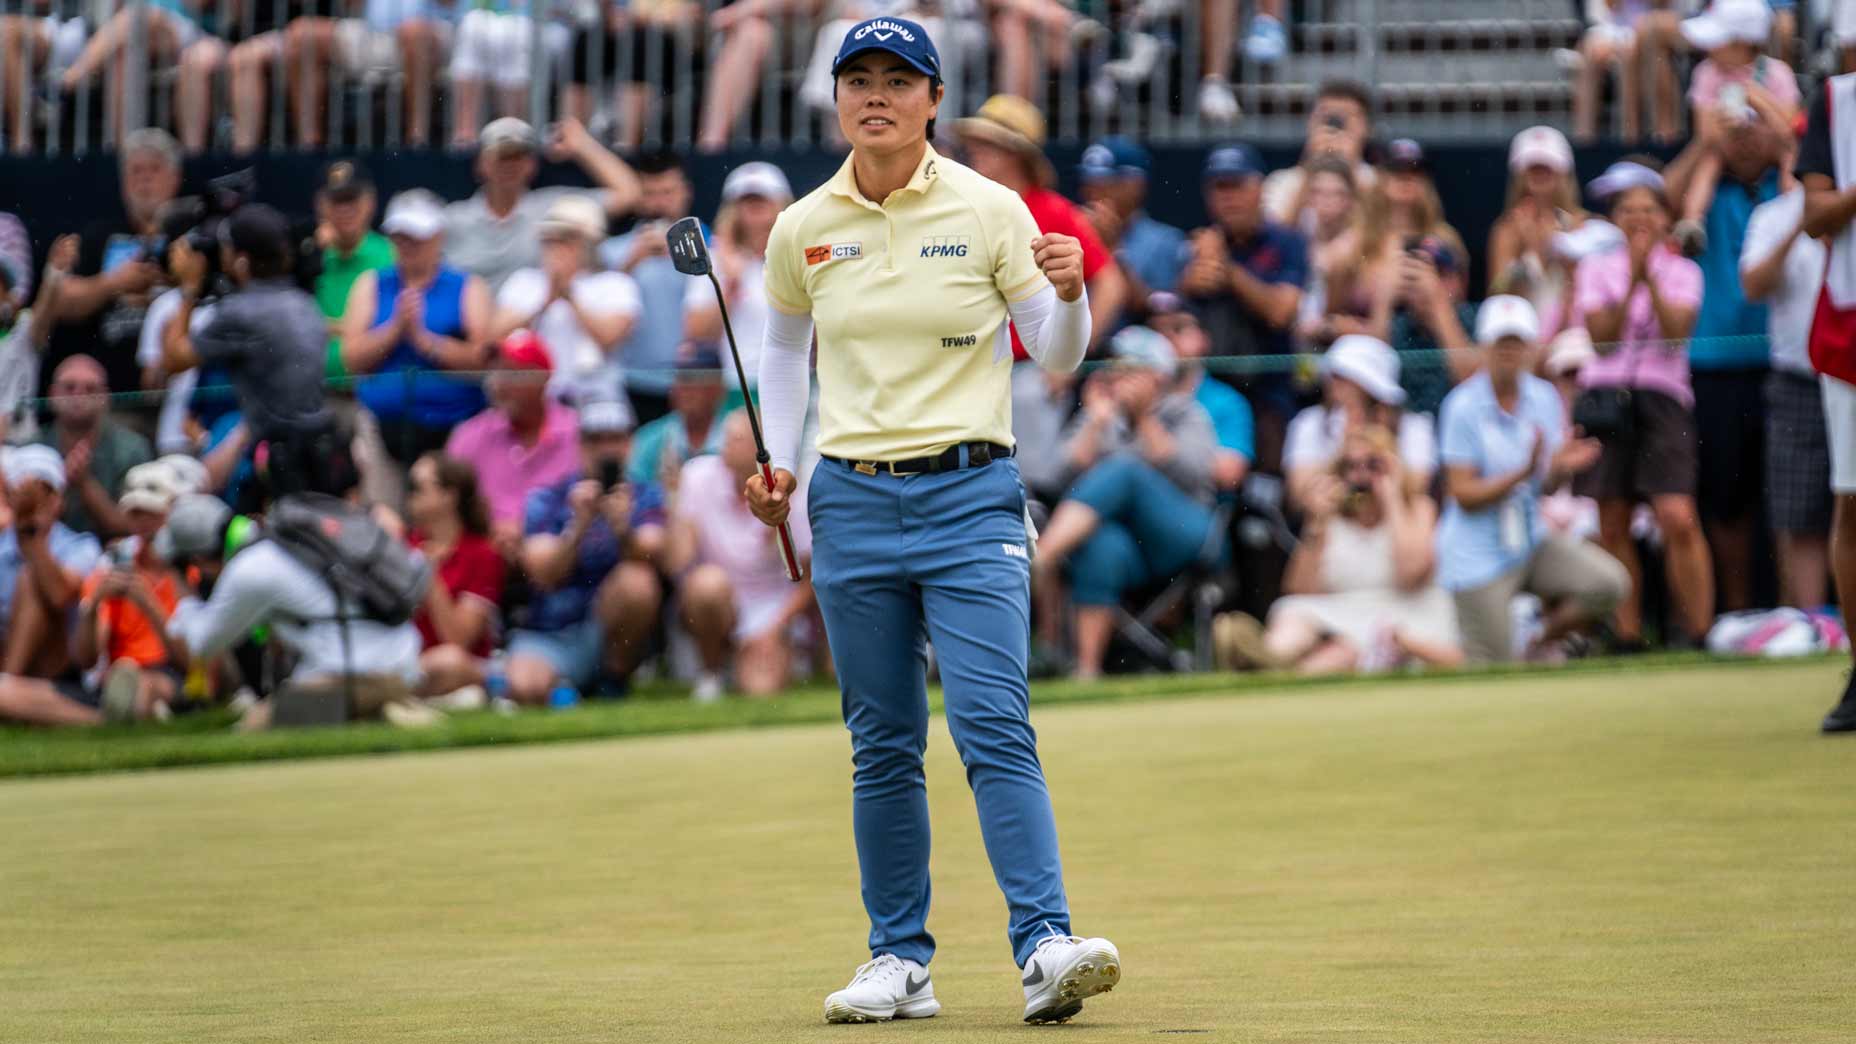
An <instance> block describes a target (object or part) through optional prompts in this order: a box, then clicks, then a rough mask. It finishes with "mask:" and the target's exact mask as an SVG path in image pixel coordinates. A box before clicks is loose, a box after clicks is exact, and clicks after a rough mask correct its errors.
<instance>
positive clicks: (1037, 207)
mask: <svg viewBox="0 0 1856 1044" xmlns="http://www.w3.org/2000/svg"><path fill="white" fill-rule="evenodd" d="M1044 131H1045V127H1044V114H1043V113H1041V112H1039V111H1038V110H1037V108H1036V107H1035V106H1033V105H1032V104H1031V103H1030V102H1028V101H1026V100H1024V98H1022V97H1014V96H1012V95H1009V94H995V95H993V96H992V97H990V98H988V99H986V104H984V105H982V106H980V110H979V112H977V113H975V114H974V115H973V116H971V117H968V118H966V119H962V120H957V121H955V123H954V134H955V135H956V137H957V138H958V139H959V141H960V150H961V153H962V154H963V157H964V159H965V161H966V163H967V165H968V166H970V167H972V168H973V169H974V170H976V171H978V172H979V173H981V174H983V175H985V176H986V177H988V178H991V179H992V180H993V181H996V182H998V183H999V184H1001V185H1004V186H1005V187H1006V188H1009V189H1011V190H1012V191H1014V192H1016V193H1018V194H1019V196H1021V197H1023V199H1024V201H1025V206H1026V207H1027V208H1029V209H1030V211H1031V218H1032V220H1034V221H1036V222H1037V226H1038V231H1039V232H1046V233H1049V232H1056V233H1060V234H1062V235H1066V236H1075V237H1076V238H1077V239H1079V240H1081V241H1082V244H1083V278H1084V280H1085V281H1086V282H1087V286H1088V290H1089V319H1090V330H1091V333H1090V337H1091V341H1090V344H1091V346H1092V347H1093V346H1095V345H1098V344H1101V343H1102V342H1103V341H1104V340H1105V339H1106V338H1107V337H1108V335H1109V334H1111V333H1114V332H1115V330H1116V329H1118V328H1119V326H1120V316H1121V310H1122V307H1123V306H1124V305H1125V304H1126V303H1127V293H1128V287H1127V281H1126V279H1125V278H1124V277H1123V275H1122V272H1121V266H1119V265H1117V264H1115V260H1114V255H1112V254H1110V253H1109V252H1108V249H1107V248H1106V247H1104V246H1103V245H1102V241H1101V240H1100V239H1098V238H1096V234H1095V230H1094V229H1093V228H1091V227H1090V225H1089V221H1088V218H1087V217H1086V216H1085V215H1084V213H1083V212H1082V209H1081V208H1080V207H1078V206H1076V205H1075V204H1074V203H1071V202H1070V201H1069V200H1067V199H1065V198H1064V197H1063V196H1061V195H1059V194H1058V193H1057V192H1056V191H1055V189H1054V188H1053V186H1054V185H1055V184H1056V182H1057V171H1056V168H1054V167H1052V166H1051V163H1050V160H1049V159H1048V158H1046V157H1045V155H1044ZM1012 354H1013V357H1014V358H1016V359H1025V358H1028V356H1027V355H1026V354H1025V351H1024V346H1023V345H1022V344H1020V343H1019V341H1018V331H1016V330H1014V331H1012Z"/></svg>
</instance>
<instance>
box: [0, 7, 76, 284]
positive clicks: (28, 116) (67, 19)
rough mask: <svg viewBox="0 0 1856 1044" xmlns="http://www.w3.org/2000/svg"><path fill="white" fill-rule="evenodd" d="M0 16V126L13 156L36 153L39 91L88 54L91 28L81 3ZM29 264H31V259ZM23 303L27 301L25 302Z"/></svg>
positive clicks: (28, 8) (38, 8)
mask: <svg viewBox="0 0 1856 1044" xmlns="http://www.w3.org/2000/svg"><path fill="white" fill-rule="evenodd" d="M16 10H17V13H13V14H5V15H0V69H5V70H6V74H5V75H4V76H0V126H4V127H6V128H7V129H8V133H7V135H6V138H5V140H6V141H7V142H8V143H9V147H10V148H11V150H12V151H13V152H21V153H24V152H31V151H32V128H33V124H34V122H35V119H34V112H33V110H34V108H35V106H36V103H37V100H38V97H37V92H36V90H35V88H36V87H37V86H38V84H39V83H40V82H41V78H42V77H43V76H44V74H45V73H46V72H47V71H48V70H51V69H64V68H68V67H69V66H70V65H71V63H73V62H74V61H76V60H77V56H78V55H79V54H81V53H82V52H83V50H84V43H85V41H86V40H88V39H89V36H90V25H89V21H88V19H86V18H85V16H84V15H85V12H84V8H83V7H82V5H79V4H66V3H53V2H52V0H35V2H33V3H32V4H31V6H30V7H28V6H27V5H25V4H21V5H19V7H18V8H17V9H16ZM25 263H26V264H27V265H30V264H31V263H32V259H31V257H30V256H28V257H27V258H26V259H25ZM22 303H23V302H22Z"/></svg>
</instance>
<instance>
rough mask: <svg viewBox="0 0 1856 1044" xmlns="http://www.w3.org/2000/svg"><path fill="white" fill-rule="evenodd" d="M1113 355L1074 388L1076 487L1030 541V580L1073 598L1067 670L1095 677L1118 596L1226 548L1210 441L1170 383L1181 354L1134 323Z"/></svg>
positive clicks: (1207, 423) (1071, 463)
mask: <svg viewBox="0 0 1856 1044" xmlns="http://www.w3.org/2000/svg"><path fill="white" fill-rule="evenodd" d="M1110 348H1111V350H1112V351H1113V352H1114V353H1115V356H1116V358H1117V359H1118V360H1119V362H1118V365H1117V366H1115V367H1114V368H1113V369H1109V370H1102V371H1098V372H1097V373H1095V374H1093V375H1091V376H1090V378H1089V379H1088V380H1087V381H1086V382H1085V383H1084V384H1083V393H1082V398H1083V408H1082V410H1081V412H1079V413H1078V414H1077V415H1076V417H1075V418H1074V419H1073V420H1072V421H1071V422H1070V426H1069V428H1068V430H1067V431H1066V432H1065V437H1064V441H1063V445H1062V448H1061V450H1060V452H1061V454H1062V458H1063V462H1064V466H1065V470H1066V472H1067V474H1068V476H1069V477H1072V478H1074V482H1073V483H1072V484H1071V485H1070V487H1069V492H1068V493H1066V494H1065V496H1064V499H1063V502H1062V503H1060V504H1058V505H1057V510H1056V511H1055V512H1053V513H1052V515H1051V518H1050V524H1049V525H1047V526H1045V527H1044V533H1043V535H1042V536H1041V537H1040V538H1039V539H1038V546H1037V554H1036V556H1035V557H1034V559H1033V561H1032V569H1033V575H1034V577H1035V578H1036V583H1037V585H1038V586H1044V585H1049V584H1051V583H1053V582H1054V581H1055V579H1056V578H1057V576H1058V575H1059V572H1060V571H1061V572H1062V573H1063V574H1066V575H1067V576H1068V578H1069V581H1070V598H1071V600H1072V601H1073V602H1075V604H1076V676H1077V677H1078V678H1085V679H1087V678H1095V677H1097V676H1099V675H1100V674H1101V673H1102V661H1103V658H1104V657H1105V656H1106V655H1107V653H1108V642H1109V638H1110V637H1111V636H1112V635H1113V633H1114V628H1115V608H1116V606H1118V605H1120V604H1121V600H1122V598H1123V597H1125V596H1126V595H1128V594H1129V593H1130V592H1132V591H1135V590H1138V589H1140V588H1142V587H1145V586H1147V585H1148V584H1151V583H1154V582H1155V581H1157V580H1163V579H1166V578H1169V577H1172V576H1174V575H1176V574H1178V573H1179V572H1181V571H1182V570H1184V569H1186V568H1187V567H1189V566H1191V565H1192V564H1193V563H1195V562H1215V561H1218V560H1220V559H1222V558H1223V557H1224V555H1225V554H1226V553H1227V549H1226V538H1225V534H1224V532H1223V531H1222V529H1220V527H1218V526H1217V525H1216V524H1215V516H1214V515H1213V513H1212V510H1211V502H1212V498H1213V494H1214V491H1215V487H1214V482H1215V479H1216V476H1215V472H1214V465H1213V461H1214V460H1215V459H1216V458H1215V450H1216V448H1217V445H1218V442H1217V436H1216V434H1215V433H1214V432H1213V430H1212V423H1211V418H1210V417H1208V416H1207V415H1206V413H1205V409H1204V407H1202V406H1200V405H1199V404H1198V403H1197V402H1196V401H1194V399H1193V397H1192V395H1191V393H1189V392H1186V391H1183V390H1180V389H1178V388H1176V387H1175V381H1176V380H1177V379H1178V376H1179V360H1178V358H1177V357H1176V356H1175V354H1174V352H1173V346H1172V345H1171V344H1170V343H1169V342H1168V341H1167V339H1166V338H1165V337H1162V336H1161V335H1159V334H1157V333H1155V332H1154V331H1152V330H1150V329H1148V328H1146V327H1144V326H1131V327H1128V328H1127V329H1124V330H1122V331H1121V332H1120V333H1118V334H1116V335H1115V337H1114V339H1113V340H1112V341H1111V342H1110Z"/></svg>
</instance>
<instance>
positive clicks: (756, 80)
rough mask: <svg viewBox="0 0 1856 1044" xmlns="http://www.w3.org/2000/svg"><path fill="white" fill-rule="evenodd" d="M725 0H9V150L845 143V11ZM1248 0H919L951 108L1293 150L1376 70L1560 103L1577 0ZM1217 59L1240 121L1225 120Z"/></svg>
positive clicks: (1430, 114)
mask: <svg viewBox="0 0 1856 1044" xmlns="http://www.w3.org/2000/svg"><path fill="white" fill-rule="evenodd" d="M721 2H722V0H649V2H647V0H0V84H3V85H4V89H3V90H0V148H4V150H5V151H7V152H9V153H61V152H77V153H82V152H86V151H90V150H95V149H99V148H103V149H107V148H109V147H111V146H112V144H113V143H114V142H116V141H119V140H120V137H121V134H122V133H123V132H124V131H125V129H133V128H135V127H139V126H143V125H155V126H162V127H167V128H169V129H171V130H173V131H175V133H176V135H177V137H179V138H180V139H181V141H182V143H183V145H184V146H185V147H186V148H187V149H188V150H189V151H226V150H230V151H252V150H255V149H268V150H283V149H292V148H299V147H311V148H314V147H326V148H329V149H332V150H338V151H369V150H376V149H388V150H391V149H400V148H408V147H411V148H419V147H433V148H439V147H444V146H446V145H448V144H449V145H460V146H461V145H464V144H466V143H468V142H469V141H470V140H471V139H472V138H473V136H474V133H475V131H476V129H477V128H478V127H479V126H481V124H482V123H483V122H484V121H485V120H486V119H488V118H490V117H492V116H495V115H505V114H507V115H522V116H525V117H527V118H528V119H530V120H531V121H532V122H535V123H537V124H541V123H546V122H548V121H550V120H553V119H556V118H558V117H560V116H562V115H573V116H576V117H579V118H581V119H583V120H584V121H585V122H587V123H588V124H589V125H590V126H591V127H593V129H594V130H595V131H596V133H598V134H600V135H601V136H602V137H604V138H606V139H608V140H611V141H614V142H616V143H617V144H619V145H621V146H624V147H656V146H669V147H675V148H691V147H694V148H709V149H715V148H723V147H729V146H733V147H753V148H768V147H783V146H807V145H813V144H818V143H821V142H829V141H831V140H833V139H834V138H835V136H836V133H837V132H836V119H835V115H834V114H833V112H832V111H831V108H830V82H829V79H828V78H827V77H826V76H825V75H824V69H825V66H826V65H827V64H828V59H829V54H830V52H831V50H832V49H833V48H835V45H836V42H837V40H838V39H839V38H840V37H841V34H842V32H843V30H844V29H846V28H848V27H849V25H850V24H852V16H853V15H854V14H855V13H857V12H858V11H859V10H860V8H859V6H858V4H857V0H769V2H768V3H767V4H766V5H765V6H762V5H761V4H760V3H759V2H758V0H750V2H749V3H739V4H735V5H732V6H729V7H721V6H719V4H720V3H721ZM1256 6H1257V5H1256V3H1254V2H1251V3H1242V2H1240V0H1218V2H1215V3H1206V2H1204V0H919V2H918V4H917V7H918V9H919V10H918V11H917V12H915V13H916V14H917V15H918V16H921V17H924V18H927V19H929V22H928V24H929V27H930V31H931V34H932V35H934V37H935V38H936V41H937V43H938V45H939V48H940V50H941V53H942V55H943V59H944V65H945V68H946V70H947V73H948V76H947V81H948V99H947V102H946V103H945V105H944V108H943V111H942V116H943V123H946V122H949V118H951V117H953V116H958V115H962V114H966V113H970V112H971V111H973V110H974V109H976V108H977V107H978V106H979V104H980V103H981V102H982V101H983V100H984V99H985V98H986V97H987V96H988V95H989V94H991V93H993V92H995V91H1002V90H1010V91H1013V92H1016V93H1024V94H1026V95H1027V96H1028V97H1029V98H1030V99H1031V100H1032V101H1033V102H1035V103H1036V104H1037V105H1038V107H1039V109H1040V110H1041V111H1042V112H1044V113H1045V114H1046V116H1047V118H1048V120H1049V128H1050V136H1051V138H1052V140H1053V141H1056V142H1078V141H1084V140H1088V139H1091V138H1095V137H1099V136H1101V135H1103V134H1107V133H1112V132H1122V133H1129V134H1133V135H1136V136H1138V137H1140V138H1143V139H1145V140H1147V141H1151V142H1157V143H1185V144H1192V143H1201V142H1205V141H1209V140H1214V139H1221V138H1228V137H1234V136H1242V137H1244V138H1248V139H1250V140H1254V141H1260V142H1293V141H1296V140H1299V138H1300V136H1301V133H1302V130H1303V125H1304V121H1305V119H1306V114H1307V111H1308V108H1309V106H1310V104H1311V103H1312V101H1313V97H1314V93H1315V90H1316V88H1317V86H1318V85H1319V83H1320V82H1321V81H1323V80H1326V79H1330V78H1348V79H1354V80H1359V81H1362V82H1365V83H1368V84H1372V85H1373V86H1374V87H1375V89H1376V90H1377V92H1378V95H1379V98H1380V108H1381V114H1382V116H1383V117H1384V118H1385V120H1386V122H1388V123H1389V124H1390V125H1392V126H1393V129H1394V130H1396V131H1397V132H1398V133H1402V134H1412V135H1416V136H1421V137H1428V138H1433V139H1456V140H1463V139H1481V140H1493V139H1498V138H1501V137H1505V136H1506V135H1508V134H1511V133H1512V132H1513V131H1514V130H1515V129H1517V128H1519V127H1521V126H1525V125H1528V124H1531V123H1539V122H1547V123H1563V122H1564V121H1565V118H1566V116H1567V113H1568V111H1569V107H1570V86H1569V82H1568V78H1567V76H1566V75H1565V73H1564V72H1563V71H1561V70H1559V69H1557V68H1556V66H1555V65H1554V62H1553V52H1554V50H1555V49H1556V48H1563V47H1570V46H1574V45H1576V41H1577V38H1578V34H1579V31H1580V27H1581V22H1580V18H1579V16H1578V12H1577V10H1576V9H1575V7H1574V5H1573V4H1572V3H1571V2H1570V0H1294V2H1290V3H1285V4H1284V7H1285V9H1286V11H1287V13H1288V16H1289V23H1290V26H1289V38H1290V47H1289V52H1288V54H1287V55H1286V56H1284V57H1283V58H1282V59H1281V60H1280V61H1275V62H1271V63H1269V64H1263V63H1260V62H1258V61H1255V60H1252V58H1251V57H1250V56H1249V49H1248V48H1247V47H1246V46H1245V36H1246V32H1247V23H1246V21H1245V19H1246V18H1248V17H1249V16H1250V15H1251V14H1252V13H1253V10H1254V8H1255V7H1256ZM750 10H751V11H754V12H756V13H754V14H743V12H744V11H750ZM1227 39H1228V40H1229V41H1230V45H1229V48H1228V50H1224V49H1222V48H1221V45H1220V44H1219V43H1218V41H1223V40H1227ZM821 49H822V50H823V51H824V54H822V55H821V54H820V53H819V52H820V51H821ZM1214 50H1217V51H1218V53H1208V52H1211V51H1214ZM1220 64H1222V65H1223V68H1222V69H1220V68H1218V65H1220ZM1218 74H1222V76H1223V77H1224V82H1226V83H1228V84H1229V92H1228V94H1225V95H1223V97H1224V98H1228V99H1229V100H1231V101H1234V102H1236V103H1237V105H1238V106H1240V107H1241V110H1242V115H1241V117H1239V118H1237V119H1236V121H1235V122H1228V121H1224V120H1220V119H1215V118H1214V117H1215V116H1216V115H1217V113H1216V112H1215V111H1214V110H1216V109H1218V108H1221V107H1222V106H1220V105H1214V104H1213V103H1215V102H1219V101H1220V96H1219V90H1218V88H1217V87H1216V86H1213V85H1212V81H1208V79H1207V77H1208V76H1212V75H1218ZM1208 106H1209V107H1208Z"/></svg>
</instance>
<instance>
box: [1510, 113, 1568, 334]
mask: <svg viewBox="0 0 1856 1044" xmlns="http://www.w3.org/2000/svg"><path fill="white" fill-rule="evenodd" d="M1588 216H1589V215H1588V214H1587V213H1586V212H1585V208H1584V207H1582V206H1580V204H1579V184H1578V182H1577V181H1575V180H1574V179H1573V162H1572V146H1571V145H1570V144H1568V143H1567V141H1566V136H1565V135H1564V134H1561V133H1560V132H1559V131H1557V130H1555V129H1553V128H1552V127H1529V128H1527V129H1526V130H1524V131H1522V132H1521V133H1519V134H1516V135H1515V136H1514V140H1513V141H1511V142H1510V143H1509V145H1508V206H1507V209H1505V210H1503V211H1502V216H1501V217H1499V218H1497V219H1496V221H1495V227H1494V228H1492V229H1490V230H1489V256H1488V262H1489V293H1491V294H1515V295H1518V296H1520V297H1525V298H1527V300H1528V302H1529V303H1531V304H1532V305H1533V306H1534V313H1535V314H1536V315H1538V316H1539V317H1540V329H1541V336H1542V338H1543V339H1551V338H1552V337H1553V335H1555V334H1557V333H1559V331H1560V329H1561V328H1562V327H1563V326H1564V325H1565V321H1566V311H1567V308H1566V305H1567V300H1568V298H1569V297H1570V295H1571V293H1572V269H1573V265H1574V264H1575V263H1576V259H1574V258H1571V257H1568V256H1567V250H1566V249H1565V241H1564V240H1563V239H1561V238H1560V237H1561V236H1562V235H1564V234H1565V233H1569V232H1573V231H1576V230H1578V229H1580V228H1582V227H1584V226H1585V223H1586V218H1587V217H1588Z"/></svg>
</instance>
